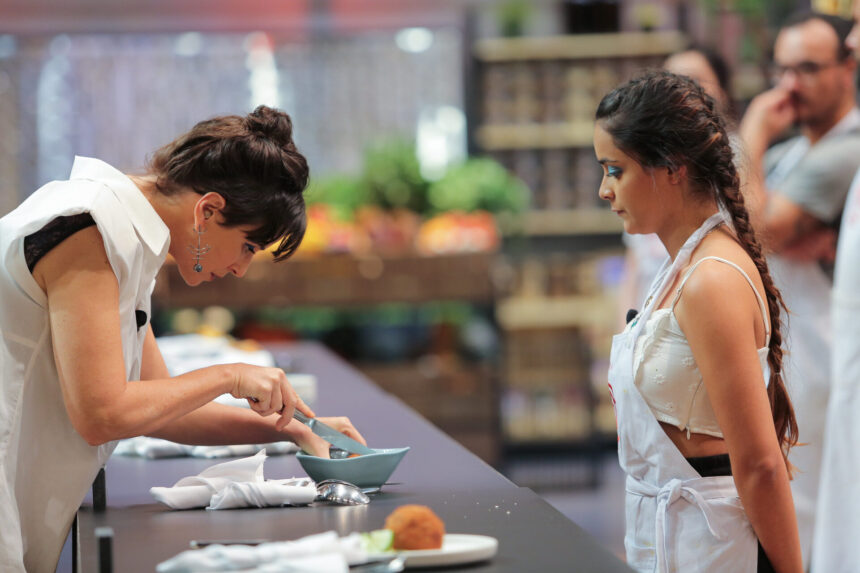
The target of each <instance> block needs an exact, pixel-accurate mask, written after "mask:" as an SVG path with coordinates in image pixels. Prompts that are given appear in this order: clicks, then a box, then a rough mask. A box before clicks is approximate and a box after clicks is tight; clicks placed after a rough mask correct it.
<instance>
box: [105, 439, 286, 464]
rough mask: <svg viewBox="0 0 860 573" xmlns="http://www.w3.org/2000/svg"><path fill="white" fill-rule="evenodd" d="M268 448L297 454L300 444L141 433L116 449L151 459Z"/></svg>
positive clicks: (232, 454) (273, 452)
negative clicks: (188, 441) (198, 441)
mask: <svg viewBox="0 0 860 573" xmlns="http://www.w3.org/2000/svg"><path fill="white" fill-rule="evenodd" d="M261 448H265V450H266V454H268V455H270V456H276V455H282V454H293V453H295V452H297V451H299V447H298V446H297V445H296V444H294V443H292V442H286V441H285V442H272V443H270V444H239V445H232V446H188V445H185V444H177V443H176V442H171V441H168V440H162V439H159V438H149V437H147V436H137V437H135V438H128V439H125V440H120V441H119V443H118V444H117V446H116V449H115V450H114V451H113V455H116V456H137V457H141V458H148V459H159V458H178V457H184V456H190V457H192V458H206V459H215V458H233V457H237V456H251V455H254V453H256V452H258V451H260V449H261Z"/></svg>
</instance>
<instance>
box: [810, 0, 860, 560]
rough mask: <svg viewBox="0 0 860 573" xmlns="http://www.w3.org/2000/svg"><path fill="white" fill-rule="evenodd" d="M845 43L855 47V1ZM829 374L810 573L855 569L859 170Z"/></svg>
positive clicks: (859, 518)
mask: <svg viewBox="0 0 860 573" xmlns="http://www.w3.org/2000/svg"><path fill="white" fill-rule="evenodd" d="M854 18H855V24H854V29H853V30H852V31H851V34H850V35H849V37H848V41H847V43H848V46H849V47H850V48H852V49H853V50H854V56H855V58H856V57H857V56H858V48H860V24H858V21H860V0H855V2H854ZM832 364H833V366H832V370H833V377H832V382H831V390H830V402H829V404H828V406H827V417H826V418H827V424H826V429H825V432H824V456H823V459H822V465H821V487H820V490H819V495H818V519H816V521H815V538H814V547H815V550H814V551H813V554H812V573H841V572H848V571H857V570H858V568H860V543H858V539H860V171H858V173H857V175H856V176H855V178H854V182H853V183H852V185H851V190H850V191H849V193H848V200H847V201H846V203H845V209H844V211H843V213H842V223H841V225H840V228H839V243H838V245H837V248H836V267H835V270H834V280H833V359H832Z"/></svg>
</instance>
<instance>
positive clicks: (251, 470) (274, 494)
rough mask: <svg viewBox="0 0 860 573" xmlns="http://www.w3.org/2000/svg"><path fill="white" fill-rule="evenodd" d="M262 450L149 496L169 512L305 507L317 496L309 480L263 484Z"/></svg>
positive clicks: (186, 478) (263, 451)
mask: <svg viewBox="0 0 860 573" xmlns="http://www.w3.org/2000/svg"><path fill="white" fill-rule="evenodd" d="M265 461H266V452H265V450H260V451H259V452H257V454H256V455H254V456H251V457H249V458H242V459H240V460H232V461H229V462H224V463H220V464H215V465H214V466H210V467H208V468H206V469H205V470H203V471H202V472H200V473H199V474H198V475H196V476H188V477H184V478H182V479H181V480H179V481H178V482H176V483H175V484H174V485H173V486H172V487H152V488H150V489H149V493H151V494H152V496H153V497H154V498H155V499H156V500H158V501H160V502H161V503H163V504H165V505H166V506H168V507H170V508H172V509H191V508H194V507H206V508H207V509H229V508H236V507H272V506H281V505H307V504H308V503H310V502H312V501H313V500H314V498H315V497H316V486H315V484H314V482H313V481H312V480H310V479H309V478H291V479H284V480H274V481H269V482H267V481H265V479H264V478H263V464H264V463H265Z"/></svg>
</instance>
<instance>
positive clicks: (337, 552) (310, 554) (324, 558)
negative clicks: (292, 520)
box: [156, 531, 367, 573]
mask: <svg viewBox="0 0 860 573" xmlns="http://www.w3.org/2000/svg"><path fill="white" fill-rule="evenodd" d="M366 561H367V553H366V552H365V551H364V549H362V547H361V538H360V537H359V535H358V534H357V533H352V534H350V535H348V536H346V537H338V536H337V533H335V532H334V531H327V532H325V533H318V534H315V535H309V536H307V537H302V538H301V539H297V540H295V541H279V542H275V543H263V544H261V545H257V546H255V547H252V546H248V545H210V546H208V547H204V548H203V549H193V550H188V551H183V552H182V553H180V554H178V555H176V556H174V557H172V558H170V559H168V560H167V561H163V562H162V563H159V564H158V567H157V568H156V571H158V573H185V572H191V571H242V570H247V569H251V570H253V571H262V572H270V571H271V572H274V571H279V572H293V573H297V572H302V573H346V572H347V571H348V570H349V566H350V565H355V564H358V563H364V562H366Z"/></svg>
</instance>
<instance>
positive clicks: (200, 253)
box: [188, 229, 211, 273]
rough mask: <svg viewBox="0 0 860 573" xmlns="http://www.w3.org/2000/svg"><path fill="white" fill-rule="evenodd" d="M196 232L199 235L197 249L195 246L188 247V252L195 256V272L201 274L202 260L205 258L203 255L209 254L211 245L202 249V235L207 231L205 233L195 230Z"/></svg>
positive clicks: (201, 230)
mask: <svg viewBox="0 0 860 573" xmlns="http://www.w3.org/2000/svg"><path fill="white" fill-rule="evenodd" d="M195 232H196V233H197V247H196V248H195V247H194V245H188V250H189V251H191V254H193V255H194V257H195V258H194V271H195V272H198V273H201V272H203V265H201V264H200V259H202V258H203V255H205V254H206V253H208V252H209V249H211V247H210V246H209V245H204V246H202V247H201V246H200V235H202V234H203V233H205V232H206V231H204V230H203V229H195Z"/></svg>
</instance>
